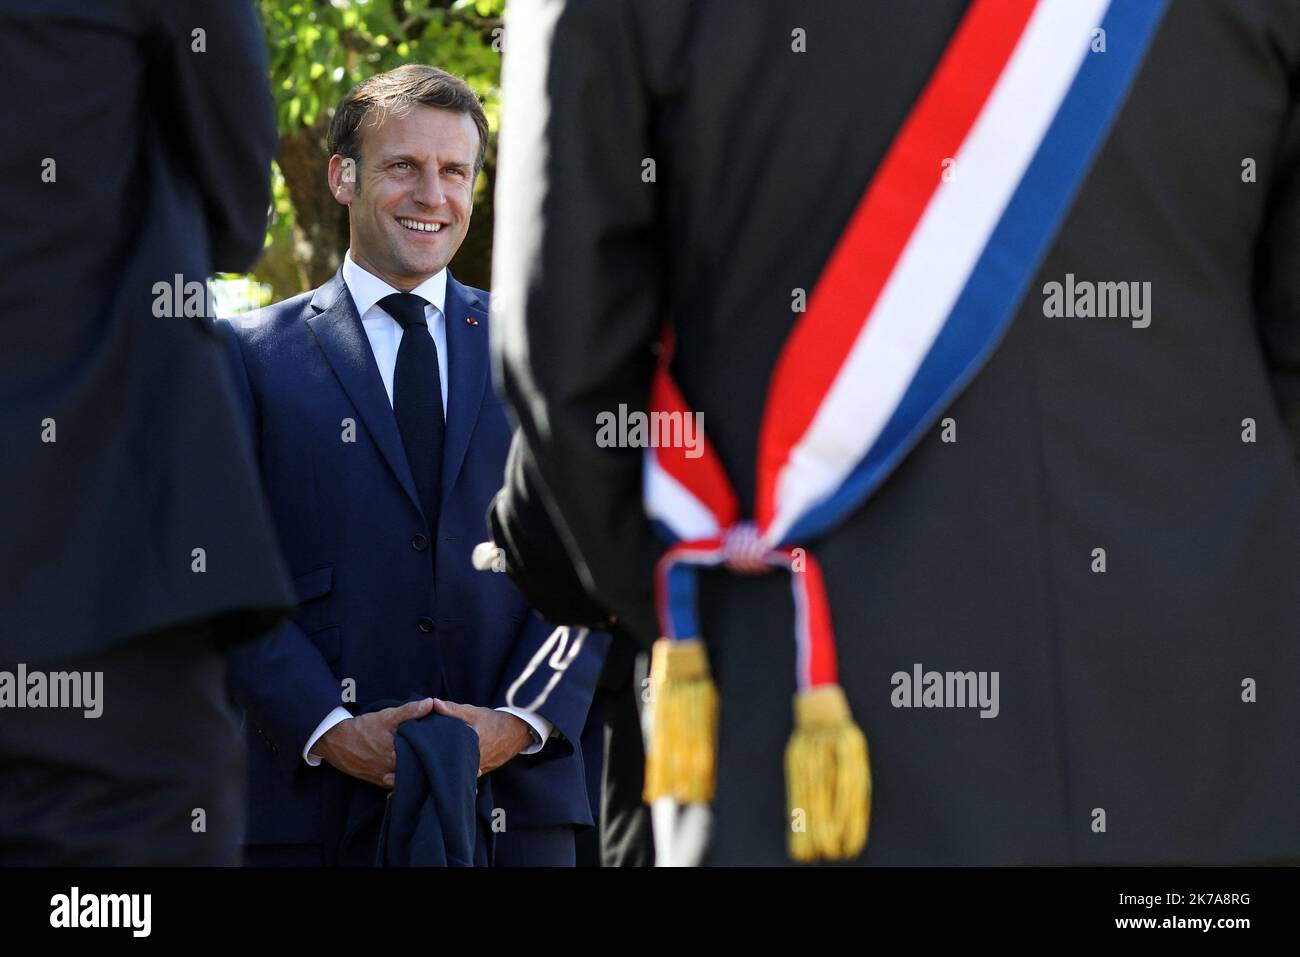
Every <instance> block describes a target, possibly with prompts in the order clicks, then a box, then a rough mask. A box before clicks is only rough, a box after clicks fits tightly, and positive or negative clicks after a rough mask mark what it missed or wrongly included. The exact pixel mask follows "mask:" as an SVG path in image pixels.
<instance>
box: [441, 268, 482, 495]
mask: <svg viewBox="0 0 1300 957" xmlns="http://www.w3.org/2000/svg"><path fill="white" fill-rule="evenodd" d="M446 305H447V377H448V378H449V379H450V380H451V381H450V382H448V383H447V438H446V443H447V444H446V445H445V446H444V448H443V459H442V494H443V496H444V498H445V497H446V496H447V495H448V494H449V493H450V492H451V490H452V488H453V487H455V485H456V478H457V476H459V475H460V467H461V465H462V464H463V463H464V461H465V450H466V449H467V448H468V447H469V439H470V436H471V435H472V434H473V433H474V425H475V423H477V422H478V410H479V406H480V405H481V404H482V402H483V389H484V387H485V386H486V385H487V377H488V332H487V303H486V302H483V301H482V300H481V299H480V298H479V296H478V294H477V293H475V292H473V291H471V290H469V289H467V288H466V287H465V286H462V285H461V284H460V283H458V282H457V281H456V280H455V278H454V277H453V276H452V275H451V273H450V272H448V273H447V303H446ZM470 320H473V321H472V322H471V321H470Z"/></svg>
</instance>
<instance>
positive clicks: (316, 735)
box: [302, 708, 352, 768]
mask: <svg viewBox="0 0 1300 957" xmlns="http://www.w3.org/2000/svg"><path fill="white" fill-rule="evenodd" d="M350 717H352V713H351V712H350V711H348V709H347V708H335V709H334V710H333V711H331V712H330V713H329V714H327V715H325V720H324V721H322V722H321V723H320V724H318V725H316V730H315V731H313V732H312V735H311V737H310V738H308V739H307V746H306V747H305V748H303V749H302V759H303V760H304V761H306V762H307V763H308V764H310V765H311V766H312V767H313V768H314V767H316V766H317V765H318V764H320V758H318V757H316V755H314V754H311V753H309V752H310V751H311V749H312V745H314V744H315V743H316V742H317V741H319V740H320V737H321V735H323V734H324V733H325V732H326V731H328V730H329V729H330V728H332V727H334V725H336V724H338V723H339V722H340V721H346V720H348V718H350Z"/></svg>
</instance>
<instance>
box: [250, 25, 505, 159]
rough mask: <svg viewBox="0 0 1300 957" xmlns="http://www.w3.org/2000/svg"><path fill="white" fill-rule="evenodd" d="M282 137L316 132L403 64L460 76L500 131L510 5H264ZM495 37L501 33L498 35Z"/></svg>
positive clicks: (491, 122)
mask: <svg viewBox="0 0 1300 957" xmlns="http://www.w3.org/2000/svg"><path fill="white" fill-rule="evenodd" d="M259 6H260V8H261V11H262V21H263V24H264V25H265V29H266V38H267V47H268V50H269V51H270V58H271V83H272V89H273V90H274V92H275V97H276V107H277V113H278V116H279V121H280V131H281V132H282V133H289V132H292V131H293V130H295V129H297V128H298V127H300V126H312V125H314V124H315V123H316V121H317V119H318V118H320V117H321V115H322V113H323V112H324V113H328V112H330V111H332V110H333V108H334V104H336V103H338V101H339V99H340V98H341V97H342V96H343V94H344V93H346V92H347V91H348V90H349V89H351V87H352V86H354V85H355V84H356V83H359V82H360V81H361V80H363V79H365V78H366V77H368V76H370V75H372V74H374V73H382V72H383V71H385V70H391V69H393V68H395V67H398V66H401V65H402V64H403V63H428V64H431V65H433V66H438V67H442V68H443V69H444V70H448V71H450V72H452V73H455V74H457V75H459V76H463V77H464V78H465V80H466V82H467V83H469V85H470V86H471V87H472V88H473V89H474V92H476V93H477V94H479V96H480V97H481V98H482V99H483V101H484V102H483V106H484V110H485V111H486V112H487V115H488V122H489V123H490V124H491V126H492V129H493V130H494V131H495V130H496V126H497V120H498V116H499V112H500V100H499V96H498V90H497V83H498V80H499V78H500V73H501V56H500V53H499V52H498V50H494V49H493V44H494V42H495V43H496V45H497V46H498V47H499V46H500V43H499V38H500V36H501V30H502V29H503V24H502V17H503V15H504V12H505V0H455V2H449V0H442V2H438V0H330V2H325V0H259ZM494 31H495V32H494Z"/></svg>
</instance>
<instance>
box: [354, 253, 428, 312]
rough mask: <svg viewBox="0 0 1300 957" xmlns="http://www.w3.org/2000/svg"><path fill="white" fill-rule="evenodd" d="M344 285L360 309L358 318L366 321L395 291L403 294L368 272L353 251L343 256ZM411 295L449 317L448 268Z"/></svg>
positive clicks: (417, 288)
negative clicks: (374, 309)
mask: <svg viewBox="0 0 1300 957" xmlns="http://www.w3.org/2000/svg"><path fill="white" fill-rule="evenodd" d="M343 283H344V285H346V286H347V287H348V292H349V293H351V294H352V301H353V302H354V303H355V304H356V307H357V315H358V316H361V317H363V318H364V317H365V314H366V313H367V312H369V311H370V309H371V308H372V307H373V306H374V305H375V304H376V303H377V302H379V300H380V299H383V298H384V297H385V296H391V295H392V294H393V293H395V292H401V290H400V289H394V288H393V287H392V286H390V285H389V284H388V283H386V282H384V281H383V280H382V279H380V278H379V277H378V276H376V275H375V274H374V273H371V272H367V271H366V270H365V269H363V268H362V267H361V266H358V265H357V264H356V262H355V261H354V260H353V258H352V250H351V249H349V250H348V251H347V253H345V254H344V256H343ZM411 294H412V295H415V296H420V297H421V298H423V299H426V300H428V301H429V302H431V303H432V304H433V305H434V306H436V307H437V309H438V311H439V312H440V313H442V314H443V315H444V316H445V315H446V314H447V270H446V269H445V268H444V269H439V270H438V271H437V272H436V273H434V274H433V275H432V276H430V277H429V278H428V279H426V280H425V281H424V282H422V283H420V284H419V285H418V286H416V287H415V288H414V289H412V290H411Z"/></svg>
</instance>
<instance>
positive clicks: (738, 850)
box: [494, 0, 1300, 864]
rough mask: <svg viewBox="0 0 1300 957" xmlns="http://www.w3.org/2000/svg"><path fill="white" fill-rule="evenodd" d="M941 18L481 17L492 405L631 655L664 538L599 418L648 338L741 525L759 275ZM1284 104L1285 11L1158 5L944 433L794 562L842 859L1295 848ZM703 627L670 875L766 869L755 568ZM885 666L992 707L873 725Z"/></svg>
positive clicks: (772, 680)
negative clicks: (494, 200) (858, 790)
mask: <svg viewBox="0 0 1300 957" xmlns="http://www.w3.org/2000/svg"><path fill="white" fill-rule="evenodd" d="M965 9H966V4H965V3H964V2H962V0H938V2H934V3H924V4H917V3H912V2H901V0H900V2H894V0H884V2H872V3H866V4H864V3H858V2H849V0H844V2H827V3H819V4H796V3H787V2H778V0H763V2H756V3H753V4H747V5H745V12H744V14H743V15H740V14H739V13H738V12H737V10H736V9H735V5H733V4H727V3H714V2H686V0H667V2H665V0H652V2H640V0H571V2H567V3H566V2H560V0H553V2H528V0H522V2H518V3H514V4H512V6H511V17H512V22H511V45H510V49H509V53H508V56H507V58H506V64H505V81H504V82H505V101H504V113H503V130H504V134H503V139H502V156H501V165H500V180H499V182H500V185H501V188H500V192H499V197H498V204H497V216H498V218H497V223H496V227H497V232H496V236H497V246H496V250H495V261H494V268H495V270H496V272H495V276H494V283H495V285H496V289H497V292H498V294H499V295H500V296H501V297H502V298H501V300H500V302H501V306H502V307H503V311H502V313H501V314H500V315H499V316H498V317H497V320H496V322H497V325H496V332H497V333H499V334H500V340H499V343H500V346H501V349H500V352H501V355H502V360H503V372H504V381H505V385H506V388H507V394H508V398H509V399H510V401H511V402H512V404H513V405H514V407H515V409H516V411H517V412H518V413H519V416H520V419H521V422H522V425H523V428H524V431H525V432H526V433H527V435H528V440H529V444H530V445H531V446H532V448H533V450H534V452H535V454H536V459H537V463H538V465H539V468H540V473H541V475H542V476H543V478H544V479H545V482H546V484H547V486H548V488H549V491H550V493H551V495H552V496H553V498H554V502H555V505H556V509H557V511H558V512H559V514H560V515H561V516H562V517H563V519H564V520H565V522H566V524H567V527H568V531H569V533H570V534H571V537H572V542H573V544H574V545H575V547H576V549H577V551H578V552H579V553H580V558H581V559H582V563H583V566H584V568H583V571H584V575H585V576H586V580H587V581H588V582H589V583H590V585H591V587H592V591H593V594H595V595H596V596H598V598H599V600H600V602H601V604H602V605H603V606H604V607H606V608H608V609H610V610H611V611H614V612H616V613H617V614H618V615H619V617H620V619H621V620H622V622H623V623H624V625H626V626H627V627H629V628H631V629H632V630H633V631H634V632H636V633H637V634H638V635H639V636H640V638H641V640H642V641H643V642H645V643H647V644H648V643H649V642H650V641H651V640H652V639H653V638H654V637H655V635H656V621H655V616H654V611H653V608H652V600H651V573H650V572H651V566H650V561H651V559H652V558H653V556H654V555H655V554H656V553H657V550H658V548H661V547H662V546H656V544H655V540H654V539H653V537H652V534H651V530H650V528H649V526H648V523H647V522H646V521H645V519H644V518H643V513H642V511H641V508H640V496H641V475H642V457H641V452H640V450H638V449H610V448H599V447H597V445H596V443H595V442H594V441H593V436H594V434H595V430H596V415H597V414H598V413H599V412H601V411H606V410H617V409H618V407H619V405H620V403H627V404H628V405H629V406H631V407H632V408H644V406H645V403H646V400H647V392H648V388H649V384H650V381H651V374H652V371H653V368H654V355H653V352H652V349H651V346H652V345H653V344H654V343H655V342H656V341H657V339H658V336H659V332H660V328H661V325H662V324H664V323H671V325H672V326H673V328H674V329H675V332H676V352H675V359H674V362H673V365H672V372H673V375H674V377H675V379H676V380H677V382H678V383H680V385H681V388H682V391H683V393H684V394H685V396H686V398H687V400H688V401H689V402H690V404H691V406H692V407H693V408H694V409H696V410H698V411H700V412H702V413H703V421H704V425H705V433H706V434H707V435H708V436H709V438H710V439H711V441H712V442H713V443H714V444H715V446H716V448H717V451H718V453H719V455H720V457H721V460H722V462H723V464H724V466H725V470H726V473H727V475H728V476H729V477H730V480H731V481H732V483H734V485H735V488H736V490H737V492H738V494H739V497H740V499H741V506H742V511H743V513H744V514H746V515H752V514H753V508H754V478H753V476H754V462H755V455H756V438H757V435H758V427H759V417H760V414H761V410H762V409H763V405H764V399H765V397H766V392H767V388H768V381H769V375H770V373H771V371H772V368H773V365H774V363H775V361H776V357H777V355H778V353H779V351H780V348H781V346H782V344H783V342H784V341H785V339H786V336H787V335H788V333H789V331H790V329H791V327H792V325H793V324H794V322H795V320H796V319H797V318H798V316H797V314H795V313H793V312H792V311H791V301H792V300H791V296H792V290H794V289H804V290H809V289H811V288H812V287H813V285H814V283H815V282H816V281H817V278H818V275H819V272H820V271H821V269H822V267H823V265H824V263H825V262H826V260H827V257H828V256H829V254H830V252H831V249H832V247H833V245H834V243H835V241H836V239H837V237H838V236H839V235H840V233H841V231H842V230H843V228H844V226H845V223H846V221H847V220H848V218H849V216H850V214H851V212H852V211H853V208H854V206H855V204H856V203H857V201H858V199H859V197H860V196H861V195H862V192H863V189H864V186H865V185H866V183H867V182H868V180H869V179H870V177H871V176H872V174H873V172H874V171H875V169H876V167H877V165H878V164H879V163H880V160H881V158H882V156H883V155H884V154H885V151H886V150H887V149H888V147H889V145H890V143H891V140H892V139H893V137H894V135H895V133H896V132H897V131H898V129H899V126H900V123H901V122H902V120H903V118H904V117H905V116H906V115H907V114H908V111H909V109H910V108H911V107H912V104H913V102H914V101H915V99H916V97H917V95H918V93H919V92H920V91H921V89H922V88H923V86H924V85H925V83H926V80H927V78H928V76H929V74H930V72H931V70H932V69H933V68H934V66H935V63H936V61H937V60H938V57H939V56H940V54H941V52H942V51H943V49H944V47H945V44H946V43H947V42H948V40H949V37H950V35H951V34H952V32H953V31H954V29H955V27H956V25H957V23H958V22H959V20H960V18H961V16H962V15H963V13H964V11H965ZM796 28H797V29H801V30H803V31H804V32H805V34H804V35H805V36H806V49H807V52H806V53H798V52H794V51H792V49H791V43H792V31H793V30H795V29H796ZM1124 41H1125V38H1124V37H1115V36H1112V37H1110V43H1111V44H1112V48H1113V46H1114V44H1116V43H1123V42H1124ZM1298 95H1300V5H1298V4H1295V3H1291V2H1278V0H1254V2H1236V0H1232V2H1229V0H1185V2H1182V0H1176V2H1174V3H1173V4H1172V5H1171V7H1170V9H1169V10H1168V12H1167V13H1166V14H1165V16H1164V19H1163V22H1162V23H1161V25H1160V26H1159V28H1158V31H1157V32H1156V34H1155V37H1154V40H1153V42H1152V45H1151V47H1150V50H1149V53H1148V55H1147V57H1146V60H1145V63H1144V64H1143V66H1142V67H1141V69H1140V72H1139V73H1138V74H1137V77H1136V80H1135V82H1134V85H1133V87H1132V89H1131V92H1130V94H1129V97H1128V100H1127V103H1126V105H1124V106H1123V108H1122V110H1121V112H1120V113H1119V116H1118V120H1117V122H1116V123H1115V125H1114V127H1113V129H1112V130H1111V133H1110V136H1109V138H1108V140H1107V141H1105V143H1104V145H1103V146H1102V148H1101V151H1100V153H1099V154H1098V157H1097V159H1096V162H1095V164H1094V165H1093V167H1092V169H1091V172H1090V174H1089V175H1087V177H1086V179H1085V180H1084V182H1083V185H1082V188H1081V191H1080V193H1079V194H1078V196H1077V198H1076V200H1075V202H1074V204H1073V206H1072V207H1071V210H1070V212H1069V214H1068V216H1067V218H1066V220H1065V221H1064V225H1063V227H1062V228H1061V229H1060V231H1059V233H1058V234H1057V235H1056V237H1055V240H1054V242H1053V243H1052V245H1051V246H1050V248H1049V250H1048V252H1047V255H1046V259H1045V260H1044V261H1043V262H1042V263H1041V266H1040V268H1039V271H1038V274H1037V276H1036V277H1035V278H1033V279H1032V280H1031V281H1030V284H1029V287H1028V289H1029V292H1028V294H1027V295H1026V297H1025V298H1024V300H1023V301H1022V302H1021V304H1020V306H1019V310H1018V312H1017V313H1016V315H1015V317H1014V320H1013V322H1012V324H1011V327H1010V331H1009V332H1008V334H1007V335H1006V337H1005V339H1004V340H1003V341H1002V343H1001V345H1000V347H999V348H998V349H997V351H996V352H995V353H994V354H993V356H992V358H991V360H990V361H989V362H988V363H987V365H986V366H985V367H984V368H983V370H982V371H981V372H980V373H979V374H978V375H977V376H976V377H975V378H974V380H973V381H972V382H971V383H970V385H969V386H968V387H967V388H966V389H965V390H964V392H962V393H961V394H960V395H959V396H958V397H957V398H956V399H955V401H953V402H952V403H951V404H950V406H949V407H948V408H947V409H945V410H944V411H943V413H942V415H943V416H944V417H950V418H952V419H953V420H955V426H956V429H957V432H956V439H957V441H955V442H947V443H945V442H944V441H943V437H942V434H941V429H940V428H938V427H936V428H935V429H934V430H933V431H932V433H930V434H928V435H927V436H926V437H925V438H924V439H923V440H922V441H921V442H920V444H919V445H918V446H917V447H916V448H915V449H913V450H912V451H911V452H910V454H909V455H908V457H907V458H906V459H905V460H904V461H903V462H902V464H901V465H900V466H899V467H898V469H897V471H895V472H894V473H893V474H892V476H891V477H890V478H889V479H888V480H887V481H886V483H885V484H884V485H883V486H882V487H881V488H880V490H879V491H878V492H877V493H876V494H875V496H874V497H873V498H872V499H870V500H869V501H868V502H866V504H865V505H864V506H863V507H861V508H859V509H858V510H857V511H856V512H855V513H854V514H853V515H852V516H851V517H850V518H849V519H848V520H846V521H845V522H843V523H842V524H841V525H839V526H838V527H836V528H835V529H833V530H832V531H830V532H829V533H827V534H825V535H824V536H822V537H820V538H818V539H817V540H814V541H812V542H810V543H808V544H809V546H810V548H811V549H812V551H813V552H815V554H816V556H817V558H818V559H819V561H820V563H821V567H822V569H823V571H824V574H825V576H826V586H827V589H828V594H829V597H830V603H831V609H832V614H833V616H834V619H835V622H836V629H837V633H838V636H839V644H838V647H839V654H840V679H841V683H842V684H843V686H844V688H845V691H846V693H847V695H848V698H849V701H850V703H851V706H852V709H853V713H854V714H855V715H856V717H857V719H858V722H859V724H860V725H861V727H862V728H863V729H864V730H865V731H866V734H867V736H868V738H869V741H870V747H871V761H872V770H873V776H874V784H875V797H874V809H873V812H872V823H871V833H870V836H869V839H868V842H867V845H866V848H865V851H864V852H863V854H862V856H861V857H860V858H859V861H860V862H861V863H866V864H1013V863H1014V864H1029V863H1037V864H1064V863H1094V862H1110V863H1157V862H1177V863H1218V864H1228V863H1239V862H1252V861H1253V862H1262V861H1270V860H1272V861H1280V860H1283V859H1290V860H1295V859H1300V819H1298V818H1297V816H1296V813H1295V796H1296V794H1297V793H1300V762H1297V760H1296V740H1295V737H1296V728H1297V727H1300V696H1297V695H1296V694H1295V693H1294V689H1295V688H1296V687H1297V686H1300V643H1298V642H1297V641H1296V635H1297V634H1298V633H1300V477H1298V475H1297V464H1296V462H1297V460H1296V453H1297V447H1298V440H1300V101H1298V100H1297V96H1298ZM539 116H544V117H546V121H545V123H537V124H534V125H532V126H531V127H530V126H529V124H528V123H527V122H525V119H526V118H527V117H539ZM1248 158H1249V159H1252V160H1253V163H1254V165H1255V167H1256V168H1257V178H1256V180H1255V181H1253V182H1246V181H1243V176H1242V173H1243V162H1244V161H1245V160H1246V159H1248ZM646 159H653V160H654V161H655V167H656V180H655V182H653V183H647V182H645V181H644V180H643V178H642V173H643V171H644V170H645V168H646V167H645V165H644V163H645V160H646ZM938 172H939V168H938V164H937V161H936V175H938ZM957 175H959V176H960V175H961V174H960V172H958V174H957ZM1069 273H1073V274H1074V275H1075V276H1076V277H1078V278H1081V279H1082V278H1086V279H1088V280H1092V281H1106V280H1111V281H1138V280H1141V281H1149V282H1150V283H1151V285H1152V288H1153V303H1154V305H1153V313H1152V316H1151V324H1150V325H1149V326H1148V327H1146V328H1134V327H1133V325H1132V324H1131V323H1130V322H1129V321H1128V320H1126V319H1083V318H1074V319H1065V318H1049V317H1047V316H1045V315H1044V304H1043V296H1042V290H1043V287H1044V285H1045V284H1047V283H1049V282H1053V281H1057V282H1064V281H1065V278H1066V275H1067V274H1069ZM1244 419H1251V420H1253V423H1254V429H1255V441H1253V442H1248V441H1247V442H1243V430H1244V429H1245V428H1247V426H1245V425H1244V424H1243V420H1244ZM1098 548H1104V549H1105V550H1106V555H1107V566H1106V570H1105V572H1104V573H1099V572H1097V571H1094V565H1095V562H1096V557H1095V555H1094V552H1093V550H1094V549H1098ZM700 606H701V612H700V614H701V632H702V634H703V637H704V640H705V641H706V643H707V645H708V649H709V656H710V659H711V665H712V668H713V674H714V679H715V680H716V682H717V685H718V689H719V695H720V701H721V710H720V719H719V720H720V728H719V733H718V747H719V756H718V768H717V791H716V800H715V803H714V809H715V818H714V828H713V835H712V842H711V846H710V849H709V852H708V854H707V856H706V861H711V862H715V863H742V862H744V863H764V864H779V863H785V862H786V861H787V856H786V851H785V834H786V830H787V828H788V826H789V819H788V818H787V816H786V809H785V804H784V793H783V785H782V776H783V775H782V763H781V762H782V749H783V746H784V743H785V741H786V740H787V738H788V736H789V734H790V730H791V715H790V708H789V701H790V695H791V693H792V692H793V691H794V680H793V669H792V656H793V654H794V649H793V645H792V642H791V638H790V634H791V617H792V609H791V599H790V592H789V582H788V579H787V578H786V576H785V575H783V574H778V575H766V576H754V577H742V576H738V575H733V574H730V573H727V572H711V573H708V574H706V575H704V576H703V580H702V583H701V596H700ZM917 664H920V665H921V667H922V668H923V669H925V670H930V669H934V670H938V671H966V670H975V671H990V672H991V671H997V672H999V673H1000V712H999V714H998V716H997V717H996V718H993V719H988V720H985V719H981V718H980V717H979V716H978V713H977V709H970V708H966V709H962V708H934V709H907V708H898V707H894V706H893V703H892V702H891V695H892V692H893V691H894V686H893V685H892V684H891V675H893V674H894V673H895V672H899V671H902V672H906V673H908V674H909V675H910V673H911V671H912V669H913V667H914V666H915V665H917ZM1250 682H1254V683H1255V684H1256V686H1257V692H1258V693H1257V695H1253V696H1252V695H1251V694H1250V693H1249V683H1250ZM1244 697H1245V698H1252V697H1253V698H1254V700H1243V698H1244ZM1099 810H1100V811H1104V814H1105V821H1104V825H1105V827H1104V830H1102V829H1101V828H1099V827H1098V826H1097V825H1098V823H1099V821H1100V817H1099V813H1098V811H1099Z"/></svg>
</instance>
